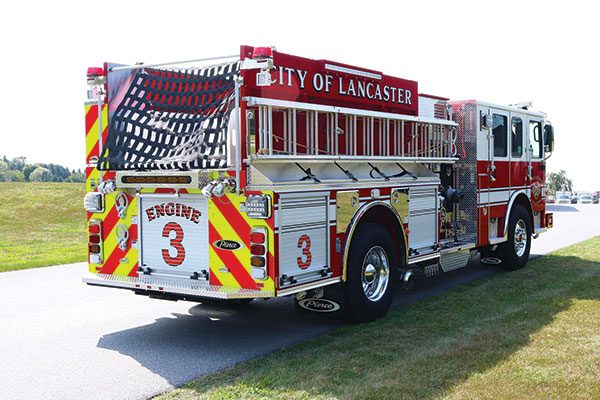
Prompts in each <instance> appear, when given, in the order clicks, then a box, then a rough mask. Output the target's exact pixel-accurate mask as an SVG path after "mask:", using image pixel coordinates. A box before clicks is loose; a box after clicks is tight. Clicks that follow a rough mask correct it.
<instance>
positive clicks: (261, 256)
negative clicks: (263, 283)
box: [250, 227, 268, 279]
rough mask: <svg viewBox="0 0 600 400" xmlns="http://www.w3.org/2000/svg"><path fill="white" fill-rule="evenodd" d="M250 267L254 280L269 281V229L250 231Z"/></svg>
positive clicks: (256, 228)
mask: <svg viewBox="0 0 600 400" xmlns="http://www.w3.org/2000/svg"><path fill="white" fill-rule="evenodd" d="M250 265H251V275H252V277H253V278H254V279H267V277H268V274H267V229H266V228H264V227H254V228H252V229H251V230H250Z"/></svg>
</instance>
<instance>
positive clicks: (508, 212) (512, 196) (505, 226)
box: [504, 189, 531, 240]
mask: <svg viewBox="0 0 600 400" xmlns="http://www.w3.org/2000/svg"><path fill="white" fill-rule="evenodd" d="M521 194H522V195H524V196H525V197H526V198H527V201H530V200H529V196H527V192H526V191H525V190H523V189H521V190H519V191H517V192H514V193H513V194H512V195H511V196H510V199H508V206H507V207H506V218H504V240H508V221H509V219H510V213H511V211H512V206H513V204H514V203H515V200H516V199H517V197H519V195H521ZM530 207H531V206H530Z"/></svg>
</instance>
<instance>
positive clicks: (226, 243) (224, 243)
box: [213, 239, 244, 251]
mask: <svg viewBox="0 0 600 400" xmlns="http://www.w3.org/2000/svg"><path fill="white" fill-rule="evenodd" d="M213 246H215V247H216V248H217V249H221V250H232V251H233V250H237V249H241V248H242V247H244V245H243V244H241V243H239V242H236V241H235V240H226V239H221V240H217V241H215V242H213Z"/></svg>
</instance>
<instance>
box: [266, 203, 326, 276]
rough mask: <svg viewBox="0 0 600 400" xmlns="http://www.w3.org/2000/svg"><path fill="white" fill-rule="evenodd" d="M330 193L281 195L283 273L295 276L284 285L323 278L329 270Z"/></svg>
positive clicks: (280, 261)
mask: <svg viewBox="0 0 600 400" xmlns="http://www.w3.org/2000/svg"><path fill="white" fill-rule="evenodd" d="M328 205H329V196H328V195H327V194H316V195H314V194H312V195H307V194H302V195H301V196H298V195H281V197H280V201H279V214H278V218H279V252H278V253H279V275H280V277H282V276H284V275H285V276H286V277H293V278H294V279H293V281H291V282H290V281H286V280H285V279H284V280H283V281H282V286H288V285H291V284H295V283H303V282H308V281H312V280H315V279H318V278H322V277H323V276H324V275H322V273H323V274H325V271H326V270H327V269H328V261H327V260H328V256H327V255H328V243H329V223H328V222H329V215H328Z"/></svg>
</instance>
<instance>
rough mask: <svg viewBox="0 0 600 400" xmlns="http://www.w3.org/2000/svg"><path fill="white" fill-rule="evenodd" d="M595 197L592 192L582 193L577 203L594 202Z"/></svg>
mask: <svg viewBox="0 0 600 400" xmlns="http://www.w3.org/2000/svg"><path fill="white" fill-rule="evenodd" d="M593 203H594V199H593V197H592V194H591V193H580V194H579V199H578V200H577V204H593Z"/></svg>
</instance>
